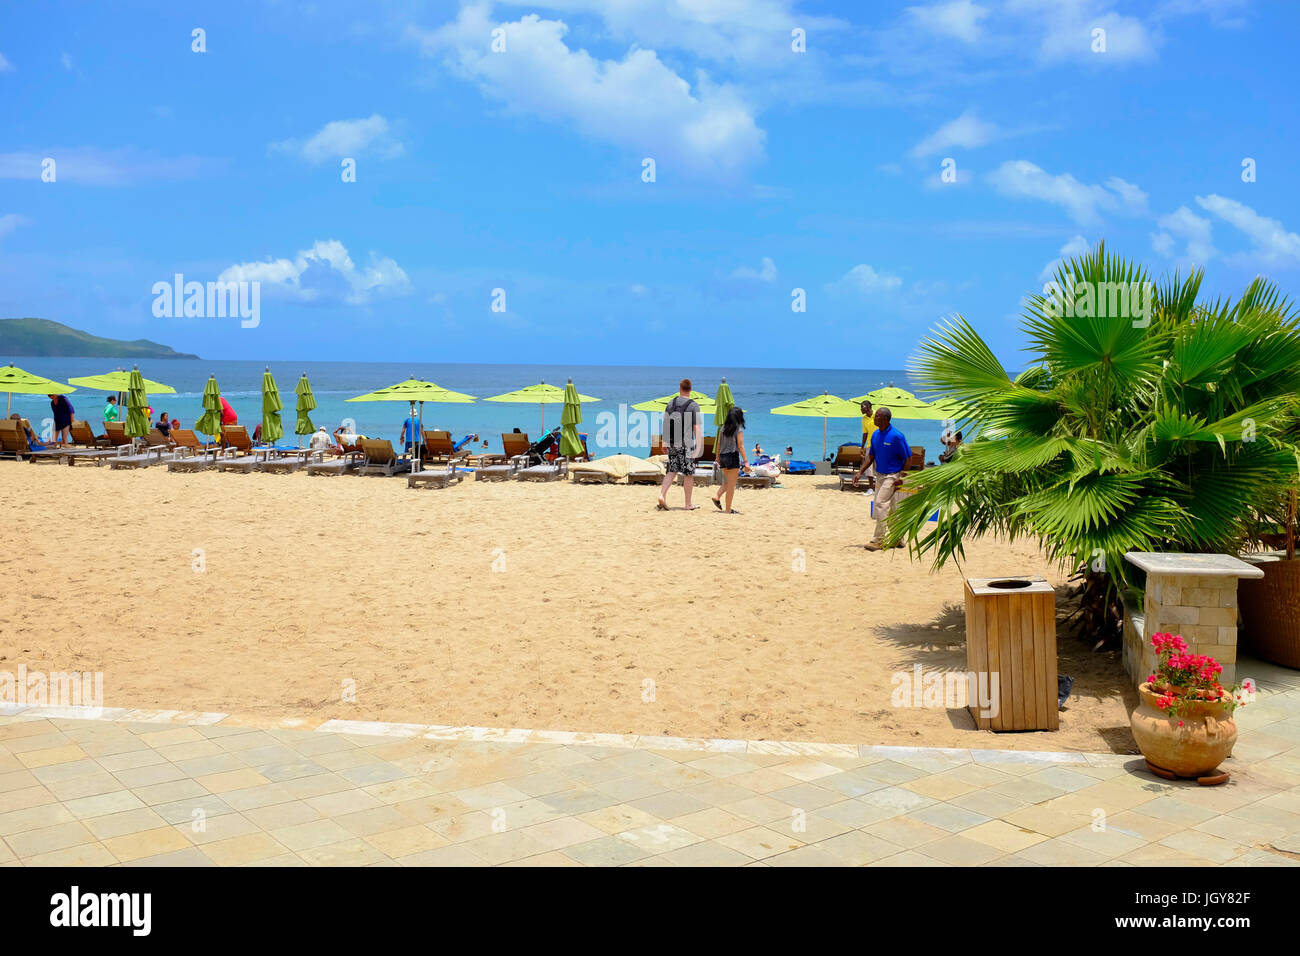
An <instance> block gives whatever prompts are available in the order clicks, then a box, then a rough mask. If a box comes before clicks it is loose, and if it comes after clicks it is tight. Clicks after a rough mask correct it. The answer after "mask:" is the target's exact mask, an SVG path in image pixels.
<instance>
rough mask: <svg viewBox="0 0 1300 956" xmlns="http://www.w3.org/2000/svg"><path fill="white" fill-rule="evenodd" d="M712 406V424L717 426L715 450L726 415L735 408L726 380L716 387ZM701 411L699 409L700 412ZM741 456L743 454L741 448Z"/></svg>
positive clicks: (720, 439)
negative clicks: (716, 393)
mask: <svg viewBox="0 0 1300 956" xmlns="http://www.w3.org/2000/svg"><path fill="white" fill-rule="evenodd" d="M713 406H714V409H713V424H715V425H717V426H718V436H717V439H716V440H715V441H714V444H713V447H714V448H715V449H716V448H717V447H718V444H719V443H720V442H721V441H722V426H723V425H725V424H726V423H727V415H729V414H730V413H731V410H732V409H733V408H735V407H736V402H735V399H733V398H732V397H731V386H730V385H728V384H727V380H726V378H723V380H722V384H721V385H719V386H718V396H717V398H715V399H714V400H713ZM703 410H704V409H702V408H701V409H700V411H703ZM741 454H744V449H743V448H742V449H741Z"/></svg>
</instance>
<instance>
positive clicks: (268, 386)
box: [262, 368, 284, 444]
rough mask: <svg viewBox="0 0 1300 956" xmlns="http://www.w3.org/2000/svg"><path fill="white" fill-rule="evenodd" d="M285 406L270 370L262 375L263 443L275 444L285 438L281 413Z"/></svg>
mask: <svg viewBox="0 0 1300 956" xmlns="http://www.w3.org/2000/svg"><path fill="white" fill-rule="evenodd" d="M283 408H284V404H283V403H282V402H281V401H280V390H279V389H278V388H276V385H275V376H274V375H272V374H271V370H270V368H268V369H267V370H266V371H265V372H263V373H262V443H263V444H275V442H277V441H279V440H280V439H281V438H283V437H284V424H283V423H282V422H281V421H280V412H281V410H283Z"/></svg>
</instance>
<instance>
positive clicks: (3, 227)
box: [0, 212, 27, 239]
mask: <svg viewBox="0 0 1300 956" xmlns="http://www.w3.org/2000/svg"><path fill="white" fill-rule="evenodd" d="M26 223H27V220H26V219H24V218H23V217H22V216H20V215H18V213H16V212H9V213H5V214H4V215H3V216H0V239H3V238H4V237H5V236H7V235H9V234H10V233H11V232H13V231H14V230H15V229H17V228H18V227H19V226H22V225H26Z"/></svg>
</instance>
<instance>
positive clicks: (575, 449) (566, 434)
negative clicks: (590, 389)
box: [560, 379, 594, 458]
mask: <svg viewBox="0 0 1300 956" xmlns="http://www.w3.org/2000/svg"><path fill="white" fill-rule="evenodd" d="M593 401H594V399H593ZM581 421H582V399H581V396H580V395H578V390H577V389H576V388H574V387H573V379H569V384H568V385H566V386H564V409H563V411H561V412H560V454H561V455H565V456H566V457H569V458H576V457H578V456H579V455H581V454H582V437H581V436H580V435H579V434H578V423H579V422H581Z"/></svg>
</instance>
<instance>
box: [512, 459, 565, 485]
mask: <svg viewBox="0 0 1300 956" xmlns="http://www.w3.org/2000/svg"><path fill="white" fill-rule="evenodd" d="M568 474H569V460H568V459H567V458H557V459H556V460H555V461H548V462H545V463H543V464H541V465H527V466H525V467H522V468H519V469H518V470H516V471H515V477H516V478H518V479H519V480H520V481H559V480H560V479H562V478H566V477H568Z"/></svg>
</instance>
